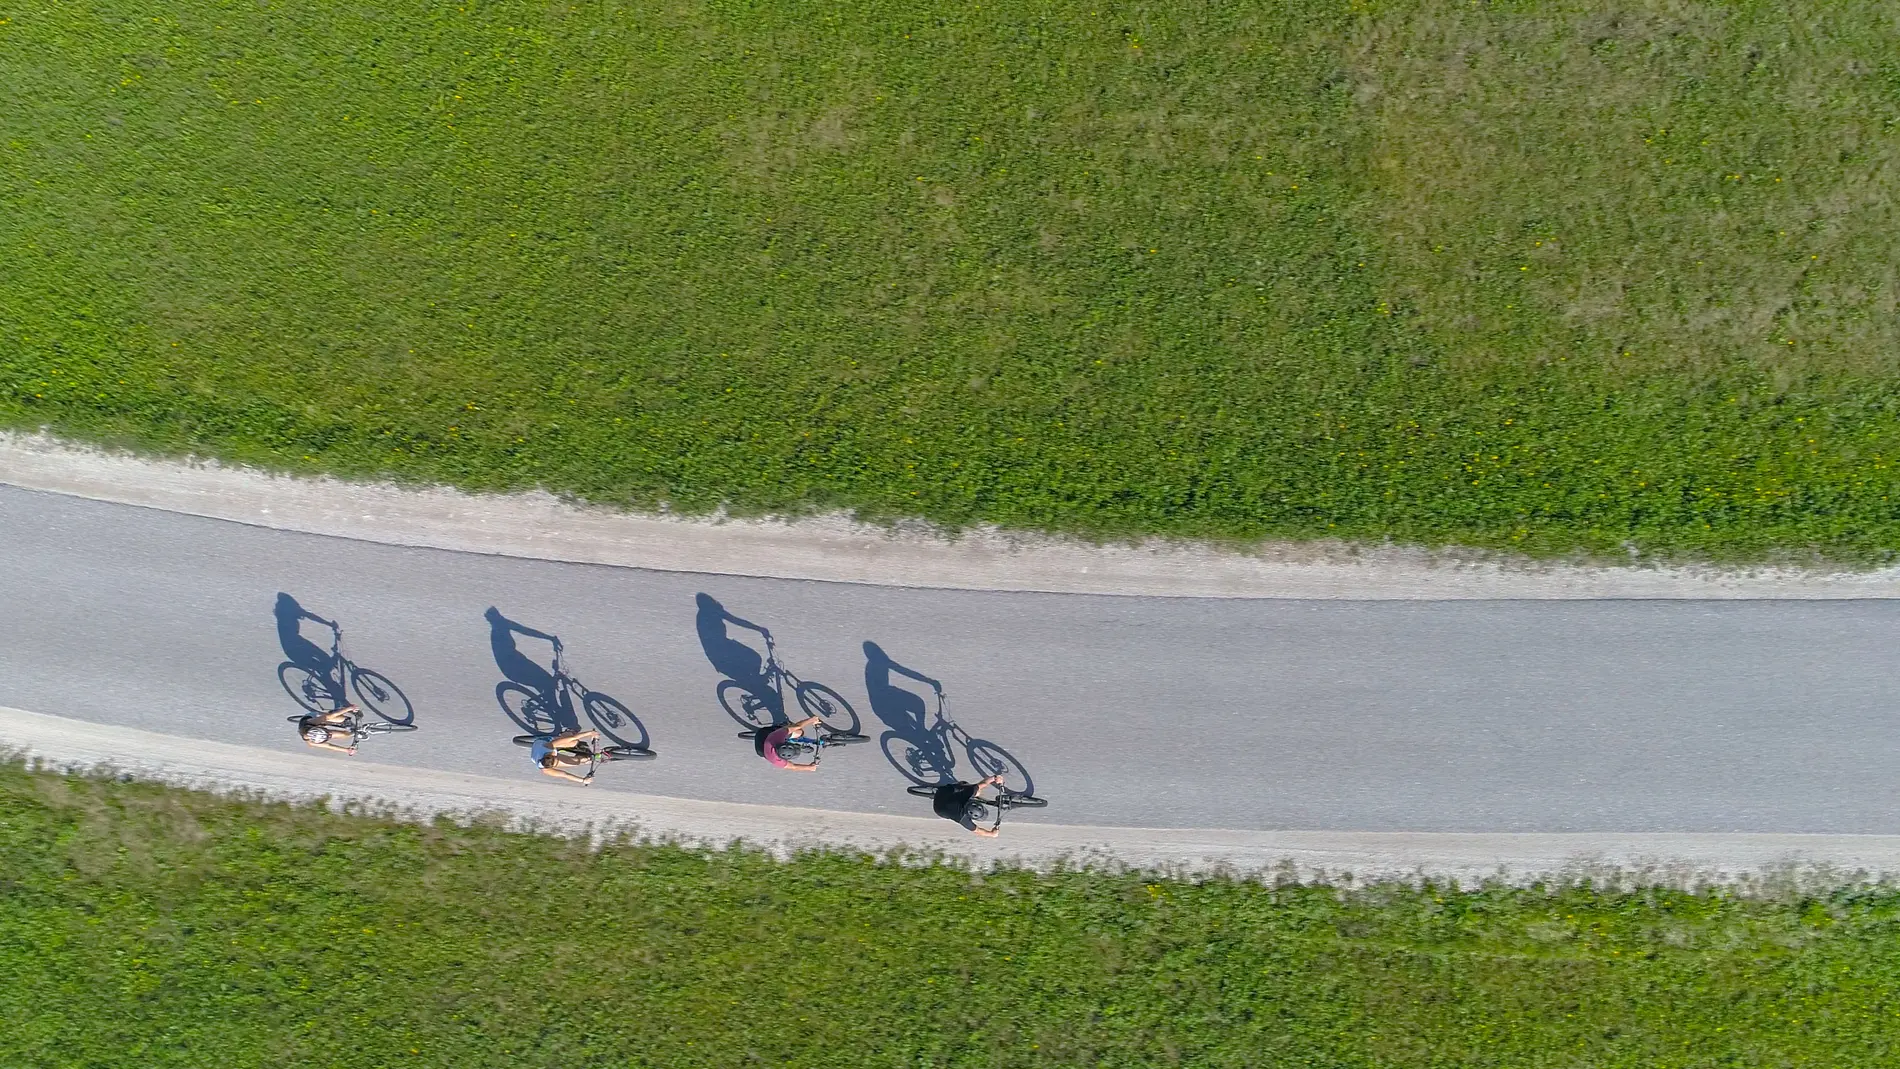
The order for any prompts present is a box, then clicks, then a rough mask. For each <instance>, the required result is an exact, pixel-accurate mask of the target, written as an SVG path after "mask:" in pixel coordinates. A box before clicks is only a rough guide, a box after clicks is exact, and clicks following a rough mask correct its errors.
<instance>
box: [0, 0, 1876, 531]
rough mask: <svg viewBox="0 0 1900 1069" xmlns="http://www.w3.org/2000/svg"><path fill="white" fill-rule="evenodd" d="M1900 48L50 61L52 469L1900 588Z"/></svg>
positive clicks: (1564, 10)
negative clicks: (1567, 559)
mask: <svg viewBox="0 0 1900 1069" xmlns="http://www.w3.org/2000/svg"><path fill="white" fill-rule="evenodd" d="M1893 32H1894V26H1893V22H1892V12H1891V5H1889V4H1886V3H1879V2H1875V0H1815V2H1811V3H1801V4H1785V3H1771V2H1747V0H1740V2H1723V3H1716V2H1708V0H1705V2H1695V0H1567V2H1566V0H1552V2H1545V3H1518V2H1493V3H1486V4H1471V3H1465V2H1453V0H1443V2H1427V0H1409V2H1408V0H1393V2H1389V3H1384V2H1367V0H1324V2H1322V0H1291V2H1287V3H1281V4H1258V5H1247V4H1233V3H1202V2H1194V0H1168V2H1165V3H1161V2H1155V3H1145V4H1144V3H1053V2H1043V0H1025V2H1022V3H1014V4H1001V5H984V6H981V7H979V6H977V5H969V4H958V5H949V4H943V5H934V6H933V5H930V4H924V3H918V2H915V0H904V2H897V0H860V2H857V3H851V4H843V3H830V4H825V3H808V2H797V0H773V2H770V3H767V2H756V3H754V2H744V0H718V2H693V3H685V2H677V0H674V2H666V0H653V2H645V3H612V2H599V3H586V2H574V3H545V2H544V3H526V2H512V3H511V2H495V3H481V4H476V3H467V4H462V5H460V6H456V5H453V4H420V3H416V2H414V0H390V2H388V3H382V4H377V5H373V6H366V5H330V4H320V5H310V4H285V3H272V2H269V0H263V2H250V0H246V2H243V3H238V2H230V3H210V2H204V3H188V4H185V5H173V6H171V7H167V8H165V9H163V10H158V9H154V8H152V7H150V5H138V4H130V3H125V2H123V0H90V2H75V3H67V4H60V5H50V6H41V7H34V8H17V9H15V10H12V11H10V12H9V13H7V14H6V15H5V16H4V17H3V18H0V83H3V84H5V85H6V86H7V87H8V89H9V101H8V102H9V107H8V109H7V114H6V115H5V117H4V118H3V119H0V204H4V205H5V211H4V212H0V424H4V425H8V426H13V427H21V428H31V427H38V426H43V425H44V426H50V427H53V428H55V429H57V430H59V431H62V432H65V433H69V434H73V435H77V436H80V437H84V438H91V439H95V440H104V441H112V442H125V443H133V444H138V445H142V446H145V447H148V448H155V449H161V450H171V451H182V450H187V449H191V450H198V451H208V452H211V453H214V454H217V455H220V456H225V457H229V458H234V459H238V460H243V461H249V462H258V463H263V464H267V465H270V466H274V467H279V468H287V469H292V470H306V471H308V470H328V471H334V472H339V473H342V474H345V475H351V476H368V475H392V476H395V477H399V478H402V479H410V480H440V481H447V482H452V483H457V484H460V485H463V486H468V487H475V488H514V487H526V486H534V485H545V486H547V487H549V488H552V489H555V490H558V491H562V492H570V493H575V494H579V495H583V496H586V497H588V498H592V499H595V500H600V501H606V502H616V503H629V504H635V505H653V504H655V503H658V502H667V503H670V504H671V505H672V506H674V507H678V508H683V509H689V510H700V509H708V508H712V507H715V506H717V505H719V504H720V503H722V502H723V503H727V504H729V505H730V506H732V507H733V508H735V509H738V510H741V511H756V510H792V511H796V510H799V509H803V508H808V507H814V506H815V507H836V506H844V507H850V508H854V509H858V510H861V511H862V512H864V513H865V514H867V515H871V516H902V515H922V516H926V517H930V518H933V519H936V520H940V521H943V522H945V523H949V524H960V523H966V522H970V521H977V520H989V521H995V522H998V523H1002V524H1006V525H1012V526H1018V527H1027V528H1044V529H1059V530H1070V531H1078V532H1083V533H1086V534H1091V535H1107V536H1122V535H1134V534H1144V533H1160V534H1168V535H1184V536H1212V537H1222V538H1229V537H1232V538H1254V537H1262V536H1272V537H1291V538H1311V537H1342V538H1351V539H1369V540H1379V539H1387V538H1390V539H1398V540H1404V541H1414V542H1423V543H1432V544H1437V543H1446V542H1454V543H1464V544H1475V545H1483V546H1493V547H1521V548H1523V549H1526V550H1529V551H1533V552H1539V553H1552V552H1565V551H1571V550H1578V549H1581V550H1586V551H1592V552H1603V551H1607V552H1612V553H1620V552H1622V548H1623V547H1625V546H1626V544H1633V545H1634V546H1635V547H1638V548H1639V549H1640V550H1643V551H1653V552H1656V553H1659V554H1665V555H1677V556H1691V557H1695V556H1700V557H1710V558H1718V559H1746V558H1759V557H1762V556H1764V555H1767V556H1774V555H1793V556H1795V557H1802V556H1804V555H1809V554H1812V553H1815V552H1819V553H1821V554H1824V555H1826V556H1830V557H1833V558H1836V559H1842V560H1862V561H1865V560H1878V559H1887V558H1888V557H1889V556H1890V554H1891V552H1892V551H1893V550H1894V549H1895V548H1896V547H1900V496H1897V495H1896V491H1897V489H1900V476H1897V475H1896V468H1895V459H1896V458H1897V457H1900V419H1897V418H1896V417H1900V374H1897V372H1900V366H1897V365H1900V345H1897V344H1896V343H1897V342H1900V318H1897V317H1896V309H1897V307H1900V269H1896V267H1895V265H1896V263H1900V219H1897V218H1896V211H1895V203H1896V198H1895V192H1896V185H1897V184H1900V153H1897V151H1896V150H1897V146H1900V60H1896V59H1895V52H1894V50H1893Z"/></svg>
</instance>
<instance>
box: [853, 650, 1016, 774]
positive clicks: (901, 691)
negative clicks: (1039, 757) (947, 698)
mask: <svg viewBox="0 0 1900 1069" xmlns="http://www.w3.org/2000/svg"><path fill="white" fill-rule="evenodd" d="M900 676H901V677H904V678H907V679H910V680H913V681H915V682H917V683H922V684H923V685H925V686H927V687H929V688H931V690H932V691H933V692H934V695H935V697H936V699H937V700H936V703H935V708H934V709H933V708H932V703H931V702H930V701H929V700H928V699H926V698H925V697H924V696H923V695H921V694H919V693H917V692H916V691H914V690H911V689H910V688H908V687H904V686H901V685H899V683H898V682H897V679H896V677H900ZM864 689H865V691H866V693H867V694H868V695H869V697H870V700H871V713H872V715H874V716H876V717H877V718H878V720H879V721H880V722H882V723H883V725H884V729H885V730H884V734H883V736H882V737H881V738H880V739H879V740H878V743H879V747H880V748H881V749H882V750H883V751H884V758H885V760H887V761H889V762H890V763H891V767H892V768H895V769H896V770H897V771H898V773H899V774H901V775H902V776H903V777H904V778H906V779H908V780H910V782H911V783H913V784H916V785H919V786H938V785H941V784H946V783H958V782H963V783H974V782H976V781H977V780H980V779H984V778H986V777H989V776H994V775H999V774H1000V775H1002V776H1003V786H1004V787H1006V788H1008V789H1009V790H1012V791H1016V792H1019V793H1022V794H1034V793H1035V787H1036V783H1035V779H1034V778H1033V777H1031V776H1030V774H1029V769H1028V768H1027V767H1025V766H1024V765H1023V763H1022V762H1021V761H1019V760H1017V759H1016V757H1015V755H1013V754H1011V753H1010V752H1009V751H1008V750H1005V749H1003V748H1002V747H1001V746H998V745H997V744H996V743H994V742H991V741H989V740H988V739H979V738H975V737H973V736H972V735H970V733H969V732H967V731H965V730H964V729H963V728H962V727H961V726H960V725H959V724H958V723H957V722H956V721H955V720H953V719H952V718H951V717H950V714H949V712H948V711H947V710H946V709H945V708H944V702H943V685H942V684H941V683H939V682H938V681H937V680H935V679H932V678H931V677H929V676H927V675H924V674H923V673H922V672H919V671H917V670H915V669H913V668H908V667H905V666H904V665H901V664H899V663H897V662H896V661H894V660H892V659H891V657H890V655H889V654H887V653H885V652H884V649H883V647H881V646H879V645H878V644H877V643H875V642H866V643H865V644H864Z"/></svg>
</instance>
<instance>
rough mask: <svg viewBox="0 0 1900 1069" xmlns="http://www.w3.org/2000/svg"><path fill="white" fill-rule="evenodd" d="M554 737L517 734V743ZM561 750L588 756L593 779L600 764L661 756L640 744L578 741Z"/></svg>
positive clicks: (521, 743)
mask: <svg viewBox="0 0 1900 1069" xmlns="http://www.w3.org/2000/svg"><path fill="white" fill-rule="evenodd" d="M554 737H555V736H553V735H516V736H515V745H516V746H530V747H531V746H533V745H534V744H535V743H536V742H539V741H542V740H544V739H552V738H554ZM560 752H561V753H575V754H579V755H581V756H582V757H585V758H587V759H588V762H589V763H588V767H587V777H586V778H587V779H593V778H594V773H595V772H596V771H597V770H599V768H600V766H601V765H603V764H606V763H608V762H610V761H651V760H652V759H653V758H655V757H658V756H660V755H659V754H658V753H656V752H655V751H653V750H646V749H642V748H640V747H638V746H626V745H616V746H594V745H591V744H589V743H586V742H581V743H576V744H575V745H573V746H569V747H562V748H561V750H560Z"/></svg>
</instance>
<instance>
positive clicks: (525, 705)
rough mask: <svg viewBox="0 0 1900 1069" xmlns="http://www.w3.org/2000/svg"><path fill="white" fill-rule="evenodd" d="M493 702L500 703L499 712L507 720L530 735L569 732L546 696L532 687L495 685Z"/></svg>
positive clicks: (516, 684) (505, 683) (510, 684)
mask: <svg viewBox="0 0 1900 1069" xmlns="http://www.w3.org/2000/svg"><path fill="white" fill-rule="evenodd" d="M495 701H496V702H498V703H500V705H501V711H502V712H504V713H507V714H508V719H510V720H512V721H514V722H515V725H516V726H517V727H519V728H521V730H522V731H524V732H526V733H528V734H530V735H559V734H561V733H562V732H563V731H566V730H571V729H570V728H569V727H568V726H567V725H564V724H562V723H561V718H560V717H559V716H557V715H556V714H555V712H554V710H553V709H552V708H551V704H552V703H550V702H549V701H548V700H547V696H546V695H543V694H540V693H538V692H536V691H535V690H534V689H533V688H532V687H525V686H522V685H521V684H520V683H508V682H503V683H497V684H496V685H495Z"/></svg>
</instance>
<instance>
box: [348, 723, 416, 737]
mask: <svg viewBox="0 0 1900 1069" xmlns="http://www.w3.org/2000/svg"><path fill="white" fill-rule="evenodd" d="M357 730H358V731H361V732H362V733H363V734H365V735H389V734H393V733H394V732H398V731H414V730H416V726H415V725H414V724H364V725H363V726H362V727H360V728H358V729H357Z"/></svg>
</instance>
